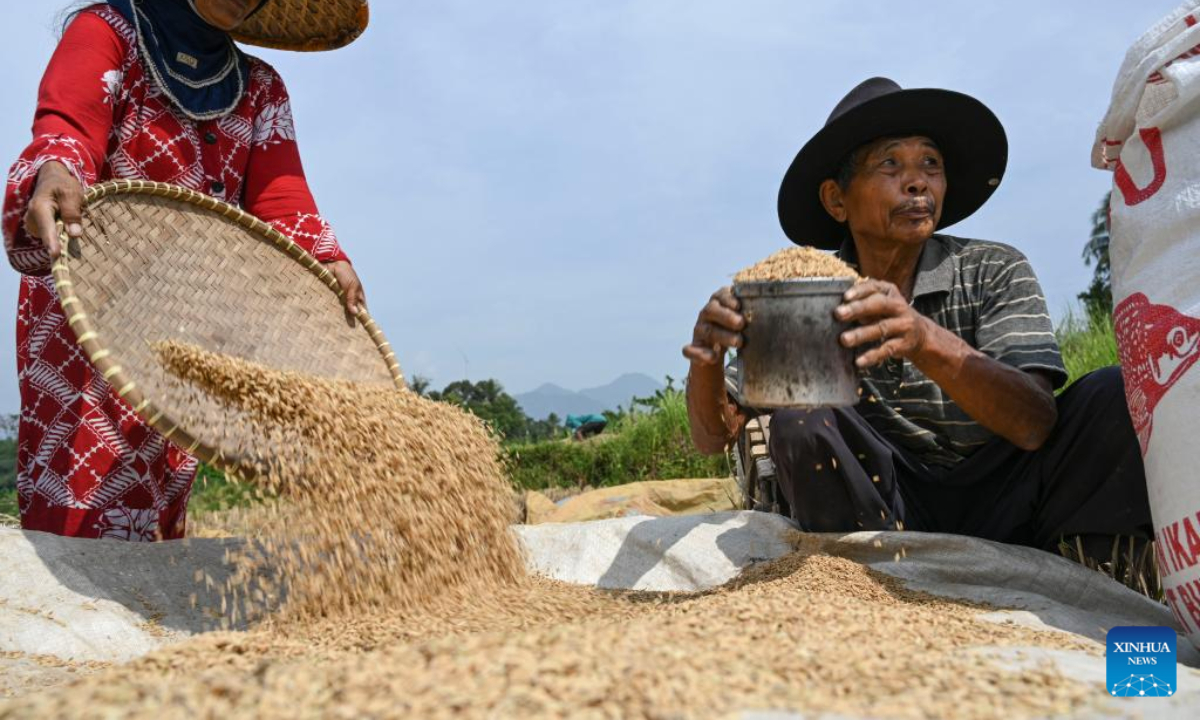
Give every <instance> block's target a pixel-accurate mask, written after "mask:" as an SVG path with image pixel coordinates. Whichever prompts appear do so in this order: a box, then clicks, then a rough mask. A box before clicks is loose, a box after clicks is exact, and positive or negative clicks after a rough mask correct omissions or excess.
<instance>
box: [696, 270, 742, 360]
mask: <svg viewBox="0 0 1200 720" xmlns="http://www.w3.org/2000/svg"><path fill="white" fill-rule="evenodd" d="M741 307H742V303H741V301H739V300H738V299H737V297H736V296H734V294H733V289H732V288H730V287H728V286H727V287H723V288H721V289H720V290H718V291H716V292H715V293H713V296H712V297H711V298H709V300H708V303H707V304H706V305H705V306H704V309H702V310H701V311H700V317H699V318H697V319H696V327H695V328H693V329H692V342H691V344H689V345H685V346H684V348H683V356H684V357H685V358H687V359H688V360H691V361H692V362H694V363H697V364H699V365H716V366H720V364H721V362H722V361H723V360H724V358H725V350H726V349H727V348H740V347H741V346H742V342H743V339H742V335H741V331H742V328H744V327H746V318H745V317H744V316H743V315H742V314H741V313H740V312H738V311H739V310H741Z"/></svg>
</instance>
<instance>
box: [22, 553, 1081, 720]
mask: <svg viewBox="0 0 1200 720" xmlns="http://www.w3.org/2000/svg"><path fill="white" fill-rule="evenodd" d="M978 612H979V608H977V607H973V606H971V605H969V604H965V603H959V602H955V601H951V600H945V599H938V598H934V597H931V596H927V595H923V594H921V593H916V592H913V591H910V590H907V589H905V588H904V587H903V586H902V585H901V584H900V583H899V582H897V581H895V580H893V579H890V578H888V577H886V576H882V575H880V574H878V573H876V572H874V571H871V570H869V569H867V568H865V567H863V566H861V565H859V564H857V563H854V562H852V561H849V560H846V559H843V558H837V557H830V556H828V555H825V554H823V553H822V552H821V550H820V547H819V546H817V545H816V544H815V543H812V542H810V543H808V545H807V546H801V547H800V548H799V550H798V551H797V552H796V553H795V554H792V555H790V556H788V557H785V558H783V559H781V560H779V561H776V562H774V563H769V564H767V565H765V566H761V567H759V568H756V569H754V570H752V571H750V572H748V573H747V574H746V575H745V576H744V577H743V578H741V579H739V580H738V581H736V582H734V583H731V584H729V585H728V586H726V587H723V588H721V589H718V590H716V591H713V592H709V593H701V594H696V595H691V596H686V595H675V596H671V595H666V594H647V593H618V594H614V593H602V592H600V591H596V590H593V589H588V588H581V587H574V586H568V585H564V584H560V583H555V582H551V581H547V580H540V579H536V578H526V579H521V580H517V581H515V582H514V583H513V584H512V585H509V586H507V587H502V588H498V589H497V591H496V593H495V594H488V595H478V596H473V597H472V596H461V597H459V598H457V599H456V600H455V601H454V602H446V603H442V604H439V605H437V606H436V608H433V609H431V608H428V607H427V608H426V609H425V610H423V611H421V612H417V613H414V614H408V615H406V614H404V613H399V612H383V611H366V612H364V613H362V614H361V615H360V616H358V617H356V618H354V619H352V620H351V619H346V620H342V621H333V620H330V619H324V620H316V621H313V622H310V623H308V624H306V625H303V626H299V625H290V626H288V628H287V632H280V631H279V630H278V629H277V628H265V629H263V628H260V629H257V630H254V631H251V632H248V633H222V634H214V635H209V636H205V637H201V638H198V639H196V640H193V641H191V642H188V643H186V644H183V645H179V646H175V647H171V648H167V649H164V650H160V651H157V652H155V653H153V654H151V655H149V656H147V657H145V658H142V659H140V660H137V661H134V662H132V663H130V664H128V665H124V666H120V667H116V668H113V669H111V670H108V671H104V672H102V673H101V674H99V675H96V676H92V677H89V678H85V679H83V680H81V681H80V682H77V683H75V684H74V685H72V686H69V687H66V688H60V689H58V690H57V691H55V692H53V693H41V694H38V695H31V696H27V697H24V698H20V699H18V700H17V701H14V702H12V703H9V704H7V705H2V704H0V718H35V717H51V716H56V717H67V716H69V717H78V718H91V717H97V718H99V717H112V716H114V715H117V714H121V715H144V714H154V715H155V716H156V717H166V718H175V717H178V718H188V719H189V720H190V718H195V717H222V718H224V717H231V718H263V717H266V718H272V717H289V718H290V717H314V718H315V717H421V718H452V717H455V718H457V717H465V718H485V717H486V718H491V717H554V718H567V717H609V718H624V717H630V718H634V717H683V718H688V717H697V718H708V717H727V716H729V715H730V714H731V713H735V712H738V711H742V710H775V709H788V710H792V711H803V712H805V713H806V714H811V715H814V716H815V715H817V714H820V713H837V714H840V715H849V716H863V717H883V718H893V717H894V718H964V719H966V720H971V719H973V718H995V717H1000V716H1003V717H1005V718H1007V719H1009V720H1019V719H1021V718H1033V717H1044V716H1059V715H1066V714H1068V713H1070V712H1073V711H1077V710H1079V709H1080V708H1081V706H1086V703H1087V702H1088V700H1089V698H1097V697H1101V696H1102V695H1103V693H1102V692H1101V691H1100V688H1099V687H1094V686H1090V685H1087V684H1084V683H1079V682H1077V681H1074V680H1072V679H1069V678H1065V677H1063V676H1062V675H1060V674H1059V673H1058V672H1057V671H1055V670H1054V669H1053V668H1051V667H1044V666H1038V665H1035V666H1033V667H1027V668H1024V669H1021V670H1019V671H1018V670H1015V669H1006V668H1004V667H1002V666H1000V665H998V664H996V663H995V662H994V661H991V660H989V659H988V658H986V657H984V656H982V655H980V654H979V653H977V652H976V651H975V650H973V648H976V647H977V646H979V645H984V644H987V645H996V646H1008V647H1028V646H1042V647H1049V648H1061V649H1074V650H1082V651H1085V652H1091V653H1092V654H1094V655H1097V656H1099V655H1100V654H1101V652H1102V648H1101V647H1100V646H1098V645H1095V644H1088V643H1084V642H1083V641H1080V640H1077V639H1075V638H1074V637H1072V636H1069V635H1066V634H1063V633H1057V632H1043V631H1036V630H1031V629H1026V628H1021V627H1014V626H1005V625H995V624H990V623H984V622H981V621H980V620H978V619H977V618H976V615H977V613H978Z"/></svg>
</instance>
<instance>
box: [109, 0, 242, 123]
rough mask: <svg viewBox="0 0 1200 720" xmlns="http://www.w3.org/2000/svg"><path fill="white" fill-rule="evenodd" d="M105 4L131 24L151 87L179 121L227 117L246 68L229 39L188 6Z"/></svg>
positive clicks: (138, 0)
mask: <svg viewBox="0 0 1200 720" xmlns="http://www.w3.org/2000/svg"><path fill="white" fill-rule="evenodd" d="M108 4H109V5H111V6H112V7H113V8H114V9H115V10H116V11H117V12H119V13H121V15H123V16H124V17H125V19H126V20H128V21H129V22H130V23H132V24H133V27H134V28H135V29H136V30H137V41H138V52H139V54H140V55H141V57H142V61H143V62H144V63H145V64H146V67H147V68H148V69H149V71H150V75H151V76H152V77H153V78H154V82H155V84H157V85H158V87H159V89H160V90H162V91H163V93H164V94H166V96H167V97H168V98H170V99H171V101H172V102H173V103H174V105H175V106H176V107H177V108H179V110H180V111H182V112H183V114H184V115H186V116H188V117H189V118H191V119H192V120H197V121H199V120H213V119H215V118H219V117H224V116H225V115H228V114H229V113H230V112H232V111H233V109H234V108H235V107H237V104H238V103H239V102H241V100H242V95H243V94H244V93H245V92H246V86H247V84H248V83H249V79H250V69H249V65H250V63H249V62H248V61H247V59H246V56H245V55H244V54H243V53H242V51H241V50H239V49H238V47H237V45H235V44H234V42H233V39H232V38H231V37H229V33H227V32H225V31H224V30H221V29H220V28H217V27H214V26H212V25H209V24H208V22H206V21H205V20H204V18H203V17H201V16H200V13H199V12H197V10H196V5H195V2H194V0H108ZM262 4H263V5H265V4H266V3H265V2H264V3H262ZM260 7H261V6H260Z"/></svg>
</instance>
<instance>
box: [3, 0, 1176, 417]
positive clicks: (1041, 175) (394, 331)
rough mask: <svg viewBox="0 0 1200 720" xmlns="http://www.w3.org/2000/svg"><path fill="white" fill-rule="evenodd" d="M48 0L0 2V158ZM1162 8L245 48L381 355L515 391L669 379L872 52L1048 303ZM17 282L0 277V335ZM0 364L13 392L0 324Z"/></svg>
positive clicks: (544, 11) (635, 14) (954, 8)
mask: <svg viewBox="0 0 1200 720" xmlns="http://www.w3.org/2000/svg"><path fill="white" fill-rule="evenodd" d="M66 4H67V2H66V0H62V2H39V3H27V2H15V1H13V0H6V1H5V2H3V3H2V4H0V26H3V27H4V28H5V32H4V37H5V42H4V43H0V67H4V68H5V73H4V77H5V81H4V88H5V95H6V102H5V110H6V111H5V112H4V113H2V114H0V158H3V163H4V165H5V167H7V165H8V164H9V163H11V162H12V160H14V159H15V158H16V156H17V155H18V154H19V153H20V151H21V149H22V148H23V147H24V145H25V144H26V143H27V142H28V141H29V124H30V121H31V118H32V113H33V108H34V103H35V99H36V88H37V83H38V80H39V78H40V76H41V73H42V70H43V69H44V66H45V62H46V60H47V59H48V57H49V54H50V52H51V51H52V50H53V45H54V42H55V38H56V32H55V28H54V16H55V15H56V13H57V12H58V10H59V9H61V7H62V6H65V5H66ZM1173 7H1174V3H1173V2H1164V1H1162V0H1152V1H1150V2H1136V3H1135V2H1128V0H1126V1H1124V2H1115V1H1098V0H1090V1H1088V2H1084V1H1083V0H1071V1H1069V2H1066V1H1065V2H1055V3H1046V2H1032V1H1026V0H1018V1H1011V0H1010V1H1006V2H1003V3H1000V2H993V3H982V2H976V3H964V2H950V1H948V0H930V1H928V2H924V3H920V4H912V5H907V6H900V5H897V4H896V3H885V2H875V1H867V2H857V3H844V2H795V1H794V0H739V1H738V2H730V1H726V2H715V1H708V0H670V1H666V0H603V1H601V0H594V1H589V2H583V1H581V0H554V1H553V2H552V1H550V0H541V1H536V2H535V1H532V0H510V1H509V2H505V3H487V2H480V1H479V0H476V1H475V2H465V1H462V0H407V1H405V2H396V1H394V0H388V1H387V2H384V1H383V0H376V1H375V2H373V3H372V24H371V27H370V28H369V29H368V31H367V32H366V34H365V35H364V36H363V37H362V38H361V39H360V40H359V41H358V42H356V43H355V44H354V45H352V46H350V47H348V48H345V49H343V50H339V51H336V52H332V53H319V54H289V53H281V52H275V51H258V50H254V51H252V52H255V53H256V54H258V55H259V56H261V57H263V58H265V59H266V60H268V61H269V62H271V63H272V64H273V65H275V67H276V68H277V69H278V70H279V71H280V72H281V73H282V75H283V77H284V79H285V80H286V81H287V83H288V86H289V89H290V91H291V94H292V101H293V109H294V111H295V114H296V122H297V130H298V133H299V140H300V145H301V152H302V154H303V157H304V162H305V167H306V169H307V172H308V176H309V181H310V183H311V185H312V187H313V191H314V193H315V195H316V198H317V202H318V204H319V205H320V207H321V210H322V211H323V213H324V214H325V215H326V216H327V217H328V218H329V219H330V220H331V221H332V222H333V223H334V225H335V227H336V229H337V230H338V233H339V235H340V237H341V239H342V243H343V245H344V246H345V247H346V249H347V251H348V252H349V253H350V256H351V258H352V259H353V260H354V262H355V264H356V265H357V267H358V271H359V273H360V275H361V276H362V278H363V281H364V284H365V285H366V288H367V293H368V301H369V305H370V308H371V311H372V312H373V314H374V315H375V316H376V318H377V319H378V320H379V321H380V323H381V324H382V326H383V328H384V330H385V331H386V332H387V333H388V335H389V336H390V339H391V340H392V343H393V345H394V346H395V347H396V348H397V350H398V352H399V354H400V359H401V363H402V365H403V366H404V369H405V371H406V372H407V373H409V374H413V373H419V374H422V375H425V376H428V377H431V378H432V379H433V381H434V385H435V386H441V385H443V384H445V383H447V382H449V381H452V380H456V379H459V378H461V377H463V376H464V374H466V375H468V376H469V377H470V378H472V379H483V378H487V377H495V378H497V379H499V380H500V381H501V382H502V383H503V384H504V385H505V387H506V388H507V389H508V390H510V391H512V392H521V391H525V390H529V389H531V388H533V387H535V386H537V385H538V384H540V383H542V382H544V381H552V382H556V383H559V384H561V385H565V386H567V387H576V388H577V387H585V386H590V385H598V384H602V383H605V382H607V381H609V380H611V379H612V378H614V377H615V376H617V375H618V374H620V373H622V372H626V371H641V372H646V373H649V374H651V375H654V376H657V377H661V376H663V375H665V374H671V375H674V376H675V377H681V376H682V375H684V374H685V373H686V363H685V362H684V361H683V359H682V357H681V355H680V347H681V346H682V345H683V344H684V342H686V341H687V340H688V339H689V338H690V334H691V326H692V323H693V322H694V320H695V316H696V313H697V311H698V310H699V308H700V306H701V305H702V304H703V303H704V301H705V300H706V299H707V298H708V296H709V294H711V292H712V291H713V290H715V289H716V288H717V287H719V286H720V285H722V284H726V283H727V282H728V279H729V276H730V275H731V274H732V273H734V272H735V271H737V270H738V269H740V268H741V267H743V266H745V265H747V264H750V263H752V262H754V261H756V260H758V259H759V258H761V257H763V256H765V255H767V254H769V253H771V252H774V251H775V250H777V249H779V248H781V247H783V246H784V245H785V244H786V242H787V241H786V239H785V238H784V236H783V234H782V232H781V231H780V229H779V226H778V223H777V220H776V216H775V210H774V206H775V197H776V192H777V190H778V184H779V180H780V179H781V177H782V175H783V172H784V170H785V169H786V168H787V166H788V164H789V163H790V162H791V159H792V157H793V156H794V154H795V152H796V151H797V150H798V149H799V148H800V146H801V145H803V144H804V142H805V141H806V140H807V139H808V137H809V136H811V135H812V134H813V133H814V132H815V131H816V130H817V129H818V128H819V127H820V126H821V124H822V123H823V122H824V120H825V117H826V116H827V115H828V113H829V111H830V110H831V109H832V107H833V105H834V104H836V102H837V101H838V100H839V99H840V98H841V97H842V95H844V94H845V92H846V91H848V90H849V89H850V88H851V87H852V86H854V85H855V84H857V83H858V82H859V81H861V80H863V79H865V78H867V77H870V76H873V75H886V76H889V77H892V78H894V79H895V80H897V81H898V82H899V83H900V84H901V85H904V86H906V87H946V88H951V89H955V90H959V91H962V92H966V93H969V94H972V95H974V96H976V97H978V98H979V99H981V100H983V101H984V102H985V103H987V104H988V105H989V106H990V107H991V108H992V109H993V110H994V111H995V112H996V114H997V115H998V116H999V117H1000V119H1001V121H1002V122H1003V123H1004V124H1005V126H1006V128H1007V131H1008V135H1009V143H1010V161H1009V168H1008V174H1007V175H1006V177H1005V180H1004V183H1003V185H1002V186H1001V187H1000V189H999V190H998V192H997V193H996V195H995V196H993V198H992V200H991V201H990V202H989V203H988V204H987V205H986V206H985V207H984V208H983V209H982V210H981V211H980V212H978V213H977V214H976V215H975V216H973V217H972V218H970V219H969V220H967V221H965V222H963V223H960V224H959V225H957V226H955V227H954V228H953V229H952V230H950V232H953V233H955V234H959V235H966V236H971V237H982V238H987V239H991V240H998V241H1001V242H1007V243H1009V244H1012V245H1015V246H1016V247H1018V248H1020V249H1021V250H1022V251H1024V252H1025V253H1026V254H1027V255H1029V257H1030V258H1031V260H1032V261H1033V265H1034V268H1035V269H1036V270H1037V272H1038V274H1039V276H1040V277H1041V279H1042V282H1043V285H1044V286H1045V288H1046V291H1047V294H1048V296H1049V301H1050V304H1051V310H1052V312H1054V313H1055V315H1056V316H1057V315H1061V314H1062V313H1063V312H1064V311H1065V309H1066V308H1067V307H1068V305H1069V304H1070V303H1071V302H1072V301H1073V299H1074V296H1075V295H1076V293H1078V292H1079V291H1081V290H1082V289H1083V288H1084V287H1085V285H1086V284H1087V282H1088V279H1089V277H1090V270H1089V269H1088V268H1086V267H1085V266H1084V264H1083V262H1082V261H1081V259H1080V252H1081V249H1082V246H1083V243H1084V242H1085V240H1086V238H1087V234H1088V231H1089V216H1090V214H1091V212H1092V211H1093V210H1094V209H1095V207H1096V206H1097V203H1098V202H1099V200H1100V198H1101V196H1102V195H1103V193H1104V192H1105V190H1106V189H1107V187H1108V185H1109V183H1110V178H1109V177H1108V176H1107V175H1106V174H1105V173H1101V172H1099V171H1096V170H1093V169H1091V167H1090V166H1089V164H1088V152H1089V149H1090V146H1091V140H1092V135H1093V133H1094V130H1095V127H1096V124H1097V123H1098V122H1099V120H1100V118H1101V116H1102V114H1103V112H1104V110H1105V108H1106V107H1107V103H1108V98H1109V94H1110V92H1111V87H1112V81H1113V78H1114V76H1115V74H1116V70H1117V67H1118V66H1119V65H1120V61H1121V58H1122V57H1123V55H1124V52H1125V49H1126V48H1127V47H1128V46H1129V44H1130V43H1131V42H1132V41H1133V40H1134V39H1135V38H1136V37H1137V36H1138V35H1140V34H1141V32H1142V31H1143V30H1144V29H1146V28H1147V27H1149V26H1150V25H1151V24H1152V23H1153V22H1154V21H1155V20H1157V19H1158V18H1159V17H1161V16H1163V15H1165V14H1166V13H1167V12H1168V11H1169V10H1171V9H1172V8H1173ZM17 285H18V280H17V276H16V274H15V273H14V272H12V271H9V270H4V271H2V272H0V298H4V300H3V304H6V305H7V307H8V308H9V309H8V310H7V311H4V312H0V317H2V318H3V319H2V320H0V328H2V330H0V331H2V332H4V333H7V337H9V338H11V337H13V334H14V331H13V325H14V319H13V318H14V316H15V307H16V295H17ZM0 368H2V370H0V412H15V411H16V409H17V407H18V404H19V401H18V395H17V389H16V379H15V378H16V371H15V360H14V348H13V345H12V343H11V341H10V342H4V343H0Z"/></svg>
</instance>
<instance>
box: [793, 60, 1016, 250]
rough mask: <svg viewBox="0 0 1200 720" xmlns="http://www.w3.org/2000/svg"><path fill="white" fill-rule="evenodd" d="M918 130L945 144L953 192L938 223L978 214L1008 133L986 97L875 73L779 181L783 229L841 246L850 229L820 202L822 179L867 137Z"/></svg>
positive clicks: (800, 239) (801, 240)
mask: <svg viewBox="0 0 1200 720" xmlns="http://www.w3.org/2000/svg"><path fill="white" fill-rule="evenodd" d="M911 135H924V136H926V137H928V138H930V139H931V140H933V141H934V142H935V143H937V145H938V148H940V149H941V151H942V157H943V159H944V164H945V168H946V198H945V200H944V201H943V203H942V216H941V219H940V221H939V222H938V229H941V228H944V227H947V226H950V225H953V224H954V223H956V222H958V221H960V220H963V219H965V218H966V217H968V216H969V215H971V213H973V212H975V211H976V210H978V209H979V208H980V207H981V206H982V205H983V204H984V203H985V202H987V199H988V198H989V197H991V195H992V193H993V192H995V191H996V188H997V187H998V186H999V185H1000V180H1001V178H1003V177H1004V168H1005V166H1006V165H1007V164H1008V138H1007V136H1006V135H1005V134H1004V126H1002V125H1001V124H1000V120H999V119H997V118H996V116H995V114H994V113H992V111H991V110H989V109H988V108H987V106H986V105H984V104H983V103H981V102H979V101H978V100H976V99H975V98H973V97H971V96H970V95H964V94H962V93H959V92H954V91H952V90H939V89H935V88H920V89H912V90H905V89H903V88H901V87H900V86H899V85H897V84H896V83H895V82H893V81H892V80H889V79H887V78H871V79H870V80H867V81H866V82H863V83H862V84H860V85H859V86H858V87H856V88H854V89H853V90H851V91H850V93H849V94H848V95H846V97H844V98H842V101H841V102H840V103H838V105H837V107H836V108H834V109H833V113H831V114H830V116H829V119H828V120H826V121H825V127H823V128H821V131H820V132H818V133H817V134H816V135H814V136H813V137H812V139H811V140H809V141H808V142H807V143H806V144H805V145H804V147H803V148H801V149H800V152H799V153H798V154H797V155H796V159H795V160H793V161H792V165H791V167H789V168H788V171H787V174H786V175H784V177H783V184H782V185H781V186H780V188H779V224H780V225H782V226H783V232H784V233H785V234H786V235H787V236H788V238H790V239H791V241H792V242H794V243H796V244H797V245H812V246H813V247H818V248H822V249H825V250H834V249H837V248H838V247H840V246H841V244H842V240H843V239H844V237H845V230H844V227H843V225H842V224H841V223H839V222H838V221H836V220H834V219H833V217H832V216H830V215H829V213H828V212H826V211H825V207H824V206H823V205H822V204H821V198H820V187H821V183H822V182H824V181H825V180H828V179H830V178H834V177H835V176H836V175H837V172H838V168H839V167H840V166H841V164H842V162H843V161H844V160H845V159H846V158H848V157H849V156H850V153H852V152H854V151H855V150H856V149H858V148H859V147H862V146H863V145H865V144H866V143H869V142H871V141H872V140H877V139H879V138H883V137H896V136H911Z"/></svg>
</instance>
